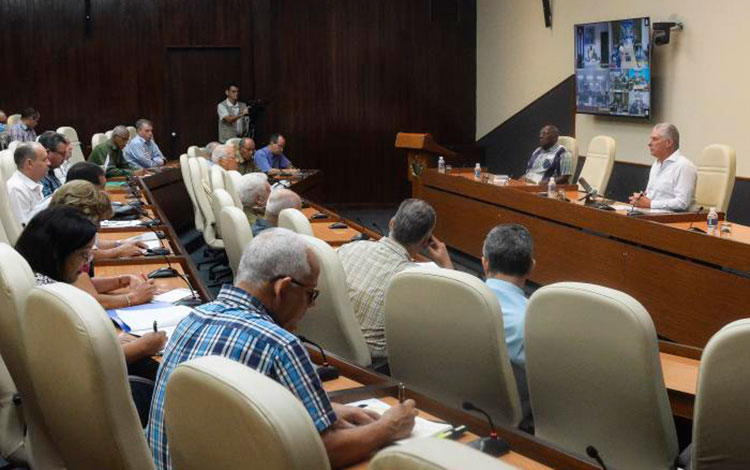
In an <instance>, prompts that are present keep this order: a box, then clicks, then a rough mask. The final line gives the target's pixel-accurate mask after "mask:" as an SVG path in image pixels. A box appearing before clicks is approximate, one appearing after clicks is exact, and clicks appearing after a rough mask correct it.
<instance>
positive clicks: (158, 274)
mask: <svg viewBox="0 0 750 470" xmlns="http://www.w3.org/2000/svg"><path fill="white" fill-rule="evenodd" d="M136 209H137V210H138V212H140V213H141V214H142V215H144V216H146V217H148V218H149V219H151V220H152V222H154V223H148V224H143V226H144V227H146V228H147V229H149V230H151V231H152V232H154V235H156V239H157V240H160V239H161V238H163V237H159V232H157V231H156V229H155V228H154V225H158V224H156V223H155V222H158V220H157V219H153V218H151V217H150V216H149V215H148V214H146V213H145V211H144V210H143V209H141V208H140V207H136ZM151 253H152V254H154V255H157V256H159V254H160V253H161V256H163V257H164V261H166V262H167V266H168V267H166V268H157V269H154V270H153V271H151V272H150V273H148V274H147V275H146V277H147V278H149V279H156V278H163V277H177V276H179V275H180V273H179V272H178V271H177V270H176V269H175V268H173V267H172V263H171V262H170V261H169V257H168V256H167V254H166V253H164V252H163V251H159V252H157V251H154V250H152V251H151ZM188 287H190V290H191V291H192V290H193V287H192V286H190V285H189V284H188ZM193 297H195V293H193Z"/></svg>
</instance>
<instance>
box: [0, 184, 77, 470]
mask: <svg viewBox="0 0 750 470" xmlns="http://www.w3.org/2000/svg"><path fill="white" fill-rule="evenodd" d="M0 199H1V198H0ZM35 285H36V281H35V279H34V273H33V272H32V271H31V268H30V267H29V264H28V263H27V262H26V260H25V259H23V257H22V256H21V255H20V254H18V252H17V251H16V250H14V249H13V248H11V247H10V246H8V245H5V244H0V356H2V358H3V361H4V362H5V366H6V367H7V368H8V372H10V376H11V378H12V379H13V382H14V384H15V386H16V388H17V389H18V392H19V393H20V395H21V407H16V408H15V414H17V415H18V416H19V417H20V418H21V420H22V425H24V426H25V428H26V434H25V441H24V449H22V450H21V451H22V452H23V453H24V454H25V456H24V457H25V458H26V459H27V461H28V463H29V464H30V466H31V467H32V468H42V469H62V468H64V465H63V463H62V459H61V457H60V456H59V454H58V452H57V450H56V448H55V446H54V444H53V443H52V440H51V439H50V438H49V436H48V434H47V431H46V426H45V425H44V422H43V421H42V415H41V412H40V410H39V407H38V403H37V398H36V393H35V391H34V384H33V383H32V380H31V375H30V373H29V367H28V361H27V356H26V355H27V351H26V348H25V347H24V338H23V337H22V335H21V317H22V316H23V312H24V308H25V303H26V297H27V296H28V294H29V292H31V289H33V288H34V286H35ZM13 455H14V456H15V455H17V454H15V453H14V454H13Z"/></svg>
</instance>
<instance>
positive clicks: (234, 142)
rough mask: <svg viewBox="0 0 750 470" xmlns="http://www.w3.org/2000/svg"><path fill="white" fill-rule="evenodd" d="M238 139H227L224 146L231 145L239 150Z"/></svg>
mask: <svg viewBox="0 0 750 470" xmlns="http://www.w3.org/2000/svg"><path fill="white" fill-rule="evenodd" d="M240 140H241V139H240V138H239V137H233V138H231V139H227V141H226V144H225V145H233V146H234V147H235V149H239V147H240Z"/></svg>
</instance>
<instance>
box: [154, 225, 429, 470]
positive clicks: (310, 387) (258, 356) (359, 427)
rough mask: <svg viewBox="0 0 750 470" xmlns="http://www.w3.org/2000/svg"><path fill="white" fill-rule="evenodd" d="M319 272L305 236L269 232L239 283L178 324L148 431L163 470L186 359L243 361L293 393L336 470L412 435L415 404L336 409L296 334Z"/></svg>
mask: <svg viewBox="0 0 750 470" xmlns="http://www.w3.org/2000/svg"><path fill="white" fill-rule="evenodd" d="M319 273H320V266H319V263H318V260H317V258H316V257H315V255H314V253H313V252H312V250H311V249H310V248H309V247H308V246H307V243H306V242H305V240H304V238H302V237H301V236H299V235H297V234H295V233H294V232H291V231H290V230H286V229H281V228H276V229H269V230H267V231H265V232H264V233H262V234H260V235H258V236H257V237H256V238H253V240H252V241H251V242H250V243H249V244H248V245H247V247H246V248H245V251H244V253H243V255H242V259H241V261H240V266H239V268H238V270H237V276H236V277H235V283H234V285H225V286H224V287H223V288H222V290H221V292H220V293H219V296H218V297H217V298H216V300H215V301H213V302H211V303H208V304H206V305H202V306H200V307H196V308H195V309H194V310H193V312H192V313H191V314H190V315H189V316H188V317H186V318H185V319H184V320H182V321H181V322H180V323H179V325H178V326H177V329H176V330H175V332H174V333H173V335H172V338H171V339H170V341H169V344H168V345H167V348H166V350H165V351H164V360H163V362H162V364H161V366H160V367H159V373H158V374H157V377H156V386H155V389H154V398H153V401H152V405H151V413H150V418H149V423H148V426H147V428H146V438H147V440H148V443H149V447H150V448H151V450H152V453H153V456H154V461H155V463H156V469H157V470H168V469H171V461H170V456H169V447H168V442H167V433H166V429H165V423H164V395H165V390H166V384H167V382H168V380H169V376H170V375H171V373H172V371H173V370H174V369H175V368H176V367H177V365H178V364H180V363H181V362H184V361H187V360H190V359H194V358H196V357H201V356H207V355H220V356H224V357H227V358H230V359H233V360H235V361H238V362H241V363H243V364H245V365H246V366H248V367H252V368H253V369H255V370H257V371H258V372H261V373H263V374H265V375H267V376H268V377H270V378H272V379H273V380H276V381H277V382H279V383H280V384H281V385H283V386H285V387H286V388H287V389H289V391H291V392H292V393H293V394H294V395H295V396H296V397H297V398H298V399H299V400H300V401H301V402H302V404H303V405H304V406H305V408H306V409H307V412H308V413H309V414H310V417H311V418H312V421H313V423H314V425H315V427H316V428H317V430H318V432H319V433H320V437H321V439H322V441H323V445H324V446H325V448H326V451H327V453H328V457H329V460H330V461H331V466H332V467H334V468H340V467H343V466H346V465H349V464H351V463H354V462H357V461H359V460H362V459H364V458H366V457H368V456H370V455H371V454H372V453H373V452H374V451H375V450H377V449H378V448H379V447H381V446H383V445H386V444H389V443H391V442H393V441H394V440H396V439H399V438H403V437H405V436H408V435H409V434H410V433H411V430H412V428H413V426H414V417H415V416H416V413H417V411H416V409H415V408H414V401H413V400H407V401H406V402H404V403H402V404H400V405H397V406H394V407H393V408H391V409H390V410H389V411H388V412H386V413H385V414H384V415H383V416H382V417H379V416H377V415H375V414H373V413H371V412H368V411H365V410H362V409H359V408H352V407H348V406H343V405H337V404H332V403H331V401H330V399H329V398H328V394H327V393H326V392H325V390H323V386H322V384H321V382H320V379H319V378H318V375H317V373H316V372H315V367H314V366H313V364H312V362H311V361H310V357H309V356H308V354H307V351H306V349H305V348H304V346H302V343H301V342H300V340H299V339H298V338H297V337H296V336H294V335H293V334H291V333H290V332H291V331H294V329H295V328H296V326H297V323H298V322H299V321H300V320H301V319H302V317H304V315H305V312H306V311H307V309H308V308H309V307H311V306H312V305H314V303H315V299H316V298H317V297H318V290H317V284H318V275H319ZM228 432H231V430H230V431H228ZM217 439H220V436H217Z"/></svg>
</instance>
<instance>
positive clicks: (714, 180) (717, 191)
mask: <svg viewBox="0 0 750 470" xmlns="http://www.w3.org/2000/svg"><path fill="white" fill-rule="evenodd" d="M697 167H698V180H697V182H696V185H695V204H696V206H703V207H706V208H708V207H715V208H716V210H717V211H720V212H726V211H727V209H728V208H729V201H730V200H731V199H732V190H733V189H734V176H735V173H736V171H737V153H736V152H735V150H734V148H733V147H730V146H729V145H721V144H713V145H709V146H708V147H706V148H704V149H703V152H701V156H700V157H699V158H698V163H697Z"/></svg>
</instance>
